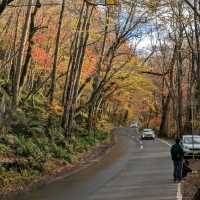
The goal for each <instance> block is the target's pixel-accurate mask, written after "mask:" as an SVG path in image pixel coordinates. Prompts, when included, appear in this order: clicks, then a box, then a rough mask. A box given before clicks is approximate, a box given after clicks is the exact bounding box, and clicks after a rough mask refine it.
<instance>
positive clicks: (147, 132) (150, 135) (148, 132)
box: [142, 128, 156, 140]
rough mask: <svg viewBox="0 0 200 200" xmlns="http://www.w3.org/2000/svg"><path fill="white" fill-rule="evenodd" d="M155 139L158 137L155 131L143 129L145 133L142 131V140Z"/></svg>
mask: <svg viewBox="0 0 200 200" xmlns="http://www.w3.org/2000/svg"><path fill="white" fill-rule="evenodd" d="M155 137H156V135H155V133H154V130H153V129H151V128H145V129H143V131H142V139H143V140H145V139H151V140H154V139H155Z"/></svg>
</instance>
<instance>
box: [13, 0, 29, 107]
mask: <svg viewBox="0 0 200 200" xmlns="http://www.w3.org/2000/svg"><path fill="white" fill-rule="evenodd" d="M32 2H33V0H29V1H28V4H30V5H31V4H32ZM31 11H32V6H28V8H27V12H26V19H25V24H24V27H23V31H22V35H21V40H20V47H19V53H18V56H17V63H16V70H15V75H14V81H13V100H12V106H13V109H14V110H16V108H17V106H18V104H19V101H20V78H21V72H22V66H23V60H24V52H25V47H26V41H27V37H28V31H29V25H30V19H31Z"/></svg>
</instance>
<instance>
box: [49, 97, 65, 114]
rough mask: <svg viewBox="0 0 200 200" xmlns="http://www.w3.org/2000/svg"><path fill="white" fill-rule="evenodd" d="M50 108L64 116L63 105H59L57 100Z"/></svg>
mask: <svg viewBox="0 0 200 200" xmlns="http://www.w3.org/2000/svg"><path fill="white" fill-rule="evenodd" d="M49 107H50V109H51V110H52V112H54V113H55V114H57V115H59V116H62V114H63V106H61V105H59V104H58V103H57V102H55V101H54V102H53V103H52V104H51V105H49Z"/></svg>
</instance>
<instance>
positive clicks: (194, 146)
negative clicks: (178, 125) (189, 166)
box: [181, 135, 200, 157]
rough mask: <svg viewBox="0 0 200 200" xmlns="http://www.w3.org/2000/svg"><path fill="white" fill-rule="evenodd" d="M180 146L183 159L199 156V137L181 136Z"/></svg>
mask: <svg viewBox="0 0 200 200" xmlns="http://www.w3.org/2000/svg"><path fill="white" fill-rule="evenodd" d="M181 145H182V147H183V151H184V157H189V156H192V155H193V154H194V155H200V135H183V136H182V140H181Z"/></svg>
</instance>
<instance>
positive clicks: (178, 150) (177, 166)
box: [171, 138, 184, 182]
mask: <svg viewBox="0 0 200 200" xmlns="http://www.w3.org/2000/svg"><path fill="white" fill-rule="evenodd" d="M171 157H172V160H173V163H174V174H173V175H174V181H175V182H176V181H181V180H182V171H183V159H184V152H183V149H182V147H181V145H180V139H179V138H176V143H175V144H174V145H173V146H172V147H171Z"/></svg>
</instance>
